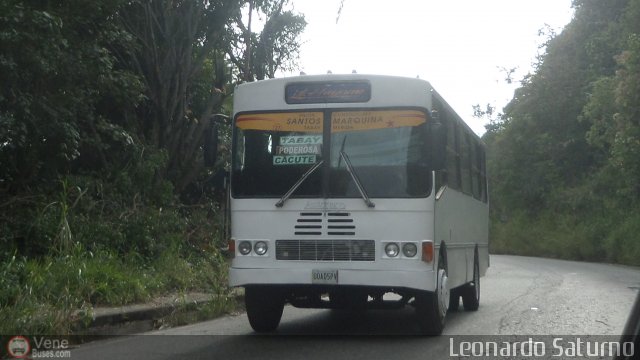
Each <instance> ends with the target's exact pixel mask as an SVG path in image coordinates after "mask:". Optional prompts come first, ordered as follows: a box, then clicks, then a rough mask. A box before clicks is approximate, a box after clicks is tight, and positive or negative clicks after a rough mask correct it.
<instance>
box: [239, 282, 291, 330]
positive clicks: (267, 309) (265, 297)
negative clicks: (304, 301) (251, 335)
mask: <svg viewBox="0 0 640 360" xmlns="http://www.w3.org/2000/svg"><path fill="white" fill-rule="evenodd" d="M244 303H245V307H246V309H247V317H248V318H249V324H251V328H253V330H254V331H255V332H259V333H265V332H272V331H274V330H275V329H276V328H278V325H279V324H280V319H281V318H282V311H283V309H284V297H283V296H282V294H281V293H280V292H278V291H276V290H274V289H270V288H268V287H257V286H256V287H254V286H247V287H246V288H245V290H244Z"/></svg>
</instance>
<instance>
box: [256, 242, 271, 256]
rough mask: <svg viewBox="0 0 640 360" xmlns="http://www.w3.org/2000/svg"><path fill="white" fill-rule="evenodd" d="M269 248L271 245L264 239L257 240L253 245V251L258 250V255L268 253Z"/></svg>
mask: <svg viewBox="0 0 640 360" xmlns="http://www.w3.org/2000/svg"><path fill="white" fill-rule="evenodd" d="M268 249H269V246H268V245H267V243H266V242H264V241H257V242H256V243H255V244H254V245H253V251H255V252H256V254H258V255H264V254H266V253H267V250H268Z"/></svg>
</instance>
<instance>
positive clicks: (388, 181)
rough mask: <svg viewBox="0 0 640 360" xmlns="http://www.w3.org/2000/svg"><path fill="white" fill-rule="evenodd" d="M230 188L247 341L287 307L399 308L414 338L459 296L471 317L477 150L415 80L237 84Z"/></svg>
mask: <svg viewBox="0 0 640 360" xmlns="http://www.w3.org/2000/svg"><path fill="white" fill-rule="evenodd" d="M230 191H231V193H230V213H231V238H230V241H229V247H230V251H231V252H232V254H233V256H234V258H233V260H232V265H231V268H230V272H229V281H230V285H231V286H234V287H236V286H242V287H244V288H245V302H246V310H247V315H248V318H249V322H250V324H251V326H252V328H253V329H254V330H255V331H257V332H269V331H273V330H275V329H276V328H277V327H278V325H279V323H280V319H281V316H282V312H283V307H284V305H285V304H287V303H288V304H291V305H292V306H295V307H303V308H343V309H370V308H401V307H403V306H405V305H412V306H414V307H415V310H416V311H415V317H416V320H417V325H416V328H417V329H419V330H420V331H421V332H423V333H427V334H439V333H441V332H442V329H443V327H444V324H445V315H446V313H447V309H448V308H452V307H453V308H457V307H458V305H459V301H460V298H462V302H463V306H464V308H465V309H467V310H476V309H477V308H478V304H479V298H480V276H483V275H484V273H485V272H486V269H487V267H488V266H489V253H488V214H489V210H488V199H487V181H486V172H485V152H484V146H483V144H482V143H481V141H480V139H479V138H478V137H477V136H476V135H475V134H474V133H473V132H472V131H471V129H470V128H469V127H468V126H467V125H466V124H465V123H464V122H463V121H462V120H461V119H460V117H459V116H458V115H456V113H455V112H454V111H453V110H452V109H451V107H450V106H448V105H447V103H446V102H445V101H444V100H443V99H442V97H440V96H439V95H438V93H437V92H436V91H435V90H434V89H433V88H432V87H431V85H430V84H429V83H428V82H426V81H423V80H419V79H411V78H402V77H391V76H372V75H360V74H350V75H320V76H300V77H292V78H283V79H271V80H265V81H258V82H253V83H245V84H242V85H239V86H238V87H237V88H236V90H235V94H234V105H233V148H232V164H231V187H230ZM388 293H395V294H396V296H392V295H387V296H385V294H388Z"/></svg>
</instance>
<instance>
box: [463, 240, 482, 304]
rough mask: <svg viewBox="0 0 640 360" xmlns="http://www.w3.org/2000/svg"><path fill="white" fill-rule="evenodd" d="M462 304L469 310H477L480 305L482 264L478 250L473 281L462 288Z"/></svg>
mask: <svg viewBox="0 0 640 360" xmlns="http://www.w3.org/2000/svg"><path fill="white" fill-rule="evenodd" d="M462 306H464V309H465V310H467V311H476V310H478V308H479V307H480V264H479V261H478V251H477V250H476V252H475V256H474V260H473V281H472V282H470V283H468V284H466V285H465V286H464V287H463V288H462Z"/></svg>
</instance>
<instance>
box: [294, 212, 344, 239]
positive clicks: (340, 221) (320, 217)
mask: <svg viewBox="0 0 640 360" xmlns="http://www.w3.org/2000/svg"><path fill="white" fill-rule="evenodd" d="M325 219H326V224H325ZM323 226H324V228H323ZM323 230H326V235H337V236H355V234H356V225H355V223H354V221H353V218H352V217H351V214H350V213H348V212H329V213H321V212H302V213H300V217H299V218H298V219H297V220H296V224H295V226H294V231H293V234H294V235H312V236H318V235H322V233H323Z"/></svg>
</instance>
